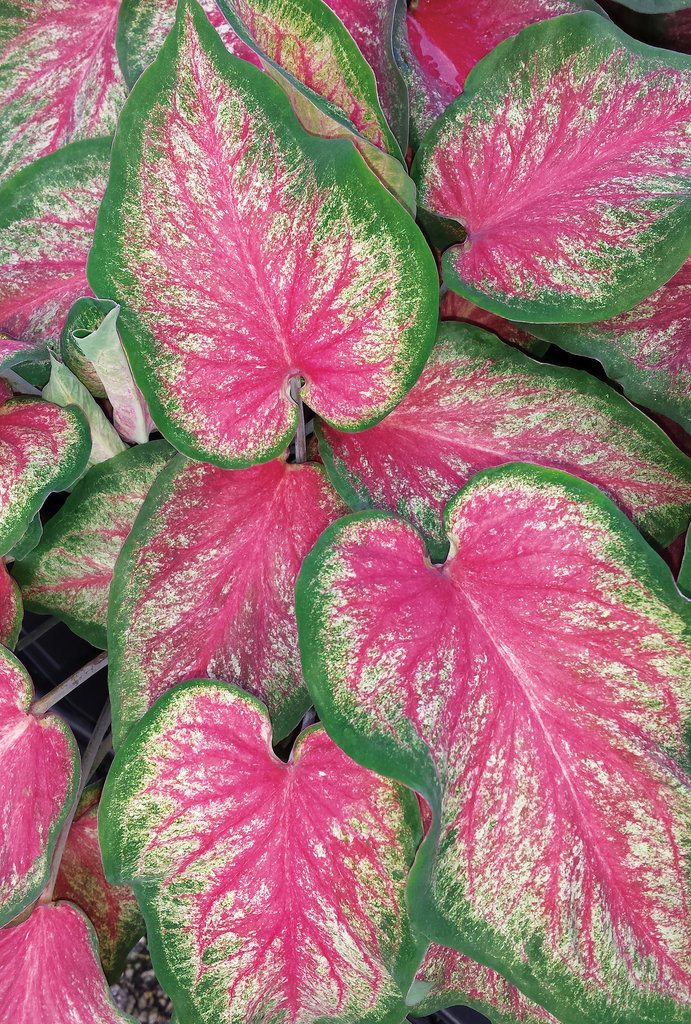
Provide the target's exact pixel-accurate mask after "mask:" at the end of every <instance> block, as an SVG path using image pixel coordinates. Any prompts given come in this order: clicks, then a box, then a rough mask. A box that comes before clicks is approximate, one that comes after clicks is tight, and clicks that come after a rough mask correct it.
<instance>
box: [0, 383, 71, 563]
mask: <svg viewBox="0 0 691 1024" xmlns="http://www.w3.org/2000/svg"><path fill="white" fill-rule="evenodd" d="M89 445H90V438H89V428H88V426H87V424H86V422H85V420H84V417H83V416H82V415H81V414H80V413H79V412H78V410H76V409H61V408H59V407H58V406H57V405H51V404H50V403H48V402H43V401H41V399H37V398H14V399H12V400H11V401H9V402H5V403H4V405H0V454H1V456H2V457H1V458H0V553H5V552H7V551H9V550H10V548H12V547H13V546H14V545H15V544H16V543H17V541H19V540H20V539H21V538H22V537H23V536H24V534H25V532H26V531H27V529H28V528H29V526H30V523H31V520H32V519H33V517H34V516H35V515H36V513H37V512H38V510H39V509H40V507H41V505H42V504H43V502H44V500H45V498H46V497H47V496H48V495H49V494H50V492H51V491H59V490H62V488H63V487H68V486H69V485H70V484H71V483H72V482H73V481H74V480H75V479H76V478H77V477H78V476H79V474H80V473H81V472H82V470H83V468H84V466H85V465H86V462H87V459H88V456H89Z"/></svg>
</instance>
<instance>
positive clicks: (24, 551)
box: [6, 512, 43, 562]
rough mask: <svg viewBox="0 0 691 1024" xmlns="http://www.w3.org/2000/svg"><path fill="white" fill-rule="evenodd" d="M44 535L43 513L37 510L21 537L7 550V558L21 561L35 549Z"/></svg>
mask: <svg viewBox="0 0 691 1024" xmlns="http://www.w3.org/2000/svg"><path fill="white" fill-rule="evenodd" d="M42 536H43V523H42V522H41V513H40V512H37V513H36V515H35V516H34V518H33V519H32V520H31V522H30V523H29V525H28V526H27V528H26V530H25V531H24V533H23V534H22V536H21V537H20V539H19V540H18V541H17V543H16V544H14V545H13V546H12V547H11V548H10V550H9V551H8V552H7V555H6V558H7V560H8V561H9V560H10V559H12V560H13V561H15V562H20V561H21V560H22V558H26V556H27V555H28V554H29V552H30V551H33V550H34V548H35V547H36V545H37V544H38V542H39V541H40V539H41V537H42Z"/></svg>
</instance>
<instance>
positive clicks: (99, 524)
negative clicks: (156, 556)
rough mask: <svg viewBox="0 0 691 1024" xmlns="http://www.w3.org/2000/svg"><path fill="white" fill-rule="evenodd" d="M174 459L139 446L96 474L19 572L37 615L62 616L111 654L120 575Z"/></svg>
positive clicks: (162, 449) (166, 451)
mask: <svg viewBox="0 0 691 1024" xmlns="http://www.w3.org/2000/svg"><path fill="white" fill-rule="evenodd" d="M171 455H173V451H172V449H171V448H170V445H168V444H167V442H165V441H151V442H149V443H148V444H141V445H137V446H136V447H135V448H129V449H128V450H127V451H124V452H122V453H121V454H120V455H116V456H115V457H114V458H112V459H108V461H107V462H101V463H100V464H99V465H97V466H93V467H92V468H91V469H90V470H89V471H88V473H87V474H86V475H85V476H84V477H83V478H82V479H81V480H80V481H79V483H78V484H77V486H76V487H75V488H74V490H73V492H72V494H71V495H70V496H69V498H68V499H67V501H66V502H65V504H64V505H63V506H62V508H61V509H60V511H59V512H58V513H57V514H56V515H54V516H53V517H52V519H50V520H49V521H48V522H47V523H46V527H45V530H44V533H43V537H42V539H41V542H40V543H39V544H38V546H37V547H35V548H34V549H33V551H32V552H31V553H30V554H29V556H28V557H27V558H25V559H24V561H22V562H19V563H18V564H17V565H15V566H14V568H13V570H12V571H13V575H14V577H15V579H16V580H17V582H18V583H19V585H20V586H21V588H22V594H23V597H24V602H25V604H26V607H27V608H28V609H29V611H34V612H41V613H44V614H46V615H57V616H58V618H60V619H62V620H63V622H66V623H67V625H68V626H69V627H70V629H71V630H72V631H73V632H74V633H76V634H77V636H81V637H83V638H84V640H87V641H88V642H89V643H90V644H93V646H94V647H102V648H105V647H106V629H107V625H108V594H109V590H110V583H111V580H112V578H113V569H114V568H115V563H116V561H117V557H118V555H119V553H120V549H121V548H122V545H123V543H124V542H125V539H126V538H127V536H128V534H129V532H130V530H131V529H132V524H133V523H134V520H135V519H136V517H137V513H138V512H139V510H140V508H141V507H142V503H143V501H144V498H145V497H146V495H147V493H148V491H149V488H150V487H151V485H152V483H153V482H154V480H155V479H156V477H157V476H158V474H159V473H160V471H161V470H162V469H163V467H164V466H165V464H166V463H167V462H168V461H169V459H170V457H171Z"/></svg>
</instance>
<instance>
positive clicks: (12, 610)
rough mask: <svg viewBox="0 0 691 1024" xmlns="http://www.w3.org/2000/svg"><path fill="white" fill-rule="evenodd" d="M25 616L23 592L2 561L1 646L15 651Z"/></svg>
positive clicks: (0, 591) (0, 593) (0, 580)
mask: <svg viewBox="0 0 691 1024" xmlns="http://www.w3.org/2000/svg"><path fill="white" fill-rule="evenodd" d="M23 615H24V609H23V607H22V595H21V591H20V590H19V587H18V586H17V584H16V582H15V581H14V580H13V579H12V577H11V576H10V574H9V573H8V571H7V566H6V565H5V563H4V561H3V560H2V559H0V646H2V647H7V648H8V649H9V650H10V651H12V650H14V647H15V644H16V643H17V637H18V636H19V630H20V629H21V626H22V618H23Z"/></svg>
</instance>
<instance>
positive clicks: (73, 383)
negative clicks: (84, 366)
mask: <svg viewBox="0 0 691 1024" xmlns="http://www.w3.org/2000/svg"><path fill="white" fill-rule="evenodd" d="M41 394H42V396H43V398H45V400H46V401H47V402H52V403H54V404H55V405H57V406H61V407H62V408H74V409H79V411H80V412H81V413H82V415H83V416H84V419H85V420H86V422H87V423H88V425H89V434H90V436H91V451H90V452H89V460H88V463H87V466H95V465H97V464H98V463H99V462H105V460H106V459H111V458H113V456H115V455H118V454H119V453H120V452H124V451H125V450H126V449H127V445H126V444H125V442H124V441H123V440H122V438H121V437H120V435H119V434H118V432H117V430H116V429H115V427H114V426H113V424H112V423H111V422H110V420H109V419H108V418H107V416H106V414H105V413H104V411H103V409H102V408H101V406H100V405H99V404H98V402H97V401H96V400H95V399H94V397H93V395H92V394H91V392H90V391H88V390H87V388H85V387H84V385H83V384H82V383H81V382H80V381H79V380H77V378H76V377H75V376H74V374H73V373H71V372H70V370H68V369H67V367H66V366H65V365H64V363H61V362H59V361H58V360H57V359H55V358H54V357H53V356H52V355H51V357H50V378H49V380H48V383H47V384H46V386H45V387H44V388H43V391H42V392H41Z"/></svg>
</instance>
